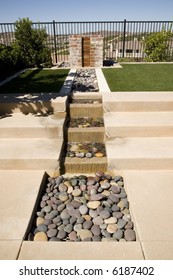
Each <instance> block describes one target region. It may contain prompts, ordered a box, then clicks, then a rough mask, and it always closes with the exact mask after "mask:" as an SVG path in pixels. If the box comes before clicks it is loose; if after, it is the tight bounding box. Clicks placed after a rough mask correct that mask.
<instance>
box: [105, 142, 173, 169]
mask: <svg viewBox="0 0 173 280" xmlns="http://www.w3.org/2000/svg"><path fill="white" fill-rule="evenodd" d="M106 151H107V157H108V167H109V168H111V169H119V170H124V169H139V170H141V169H144V170H146V169H173V138H172V137H167V138H166V137H150V138H148V137H145V138H144V137H140V138H115V139H114V140H110V141H107V142H106Z"/></svg>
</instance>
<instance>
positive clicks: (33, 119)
mask: <svg viewBox="0 0 173 280" xmlns="http://www.w3.org/2000/svg"><path fill="white" fill-rule="evenodd" d="M63 120H64V118H63V117H61V118H60V117H56V116H55V115H49V116H39V115H32V114H28V115H25V114H22V113H15V114H12V115H10V116H7V117H4V118H1V119H0V128H3V127H8V128H13V127H21V128H29V127H45V126H48V127H58V126H59V125H60V124H62V122H63Z"/></svg>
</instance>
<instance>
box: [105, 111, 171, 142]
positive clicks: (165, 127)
mask: <svg viewBox="0 0 173 280" xmlns="http://www.w3.org/2000/svg"><path fill="white" fill-rule="evenodd" d="M104 122H105V131H106V134H107V136H109V137H115V136H118V137H149V136H151V137H161V136H162V137H165V136H167V137H170V136H173V111H169V112H165V111H164V112H110V113H105V114H104Z"/></svg>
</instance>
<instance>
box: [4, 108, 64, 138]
mask: <svg viewBox="0 0 173 280" xmlns="http://www.w3.org/2000/svg"><path fill="white" fill-rule="evenodd" d="M64 121H65V113H59V114H54V115H49V116H38V115H31V114H29V115H24V114H21V113H16V114H12V115H9V116H8V117H4V118H1V119H0V138H34V137H35V138H62V137H63V127H64Z"/></svg>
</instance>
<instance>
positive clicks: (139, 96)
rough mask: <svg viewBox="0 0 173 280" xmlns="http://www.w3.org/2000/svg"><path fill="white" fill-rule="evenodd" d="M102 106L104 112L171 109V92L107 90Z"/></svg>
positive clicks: (172, 97)
mask: <svg viewBox="0 0 173 280" xmlns="http://www.w3.org/2000/svg"><path fill="white" fill-rule="evenodd" d="M103 108H104V111H105V112H111V111H112V112H118V111H120V112H122V111H123V112H124V111H127V112H128V111H171V110H173V92H111V93H108V92H107V93H103Z"/></svg>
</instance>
